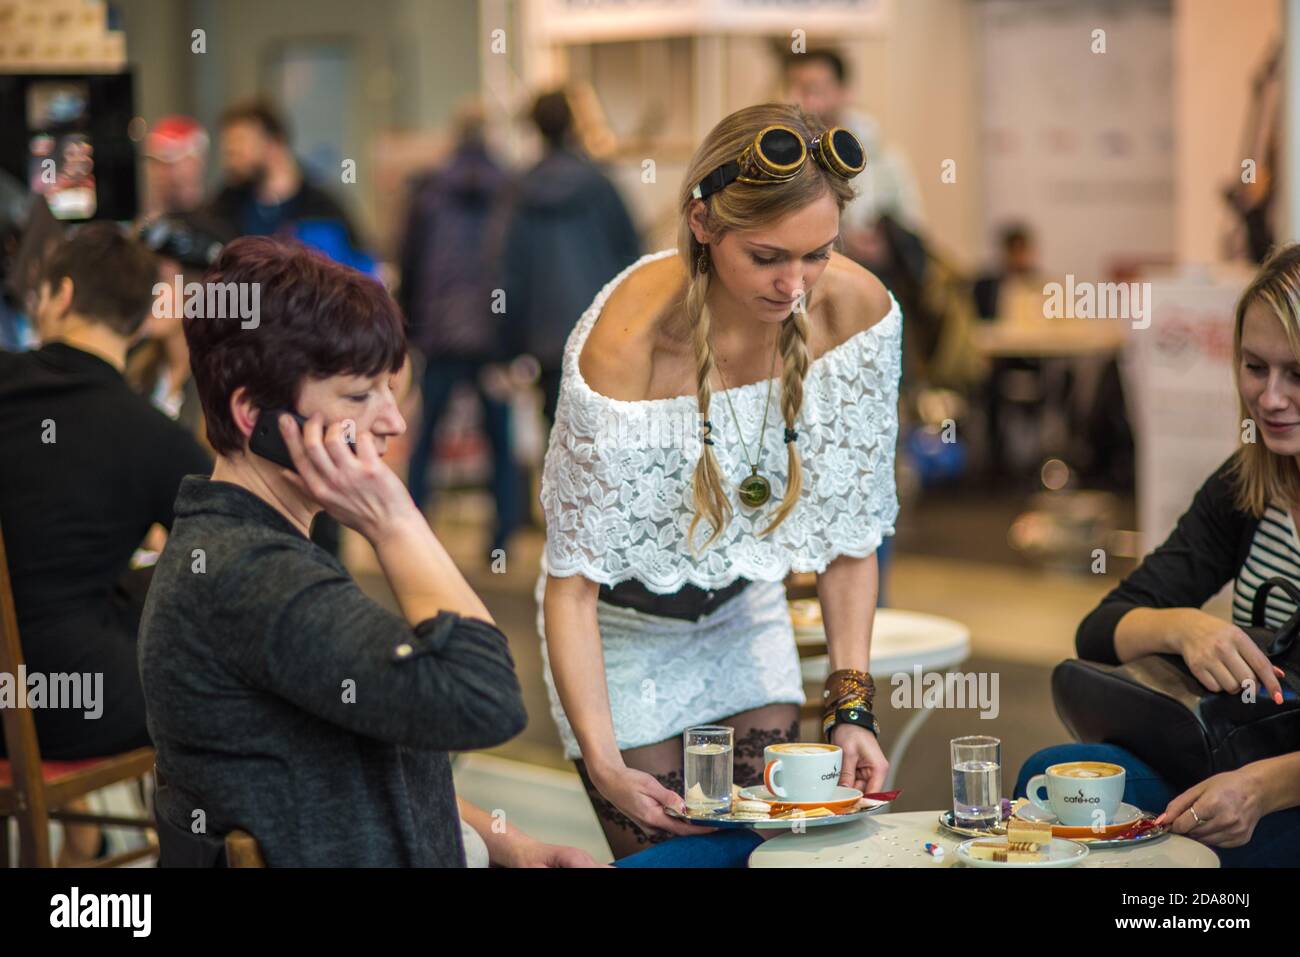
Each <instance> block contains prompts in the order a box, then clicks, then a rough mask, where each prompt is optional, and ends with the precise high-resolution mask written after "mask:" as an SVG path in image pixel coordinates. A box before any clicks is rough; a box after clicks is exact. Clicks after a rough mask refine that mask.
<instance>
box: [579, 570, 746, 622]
mask: <svg viewBox="0 0 1300 957" xmlns="http://www.w3.org/2000/svg"><path fill="white" fill-rule="evenodd" d="M750 584H752V583H751V582H750V580H749V579H748V578H737V579H736V580H735V581H734V582H732V583H731V584H730V585H727V586H726V587H725V588H717V589H713V590H709V589H705V588H700V587H698V586H697V585H683V586H682V588H681V589H680V590H678V591H675V592H673V593H672V594H669V595H656V594H655V593H654V592H652V591H651V590H650V589H648V588H646V586H645V585H643V584H642V583H641V582H639V581H637V580H636V579H635V578H629V579H628V580H627V581H622V582H619V583H618V584H617V585H614V586H613V587H612V588H611V587H610V586H609V585H601V586H600V592H599V594H598V595H597V597H598V598H599V599H600V600H601V601H603V602H605V603H607V604H610V605H618V606H619V607H621V608H633V609H635V610H637V611H642V612H645V613H646V614H648V615H661V616H663V617H665V618H680V619H682V620H683V621H699V620H700V619H701V618H703V617H704V616H705V615H707V614H709V613H711V612H714V611H717V610H718V609H719V608H721V607H722V606H723V605H725V604H726V603H727V602H728V601H730V600H731V599H732V598H735V597H736V596H737V595H739V594H740V593H741V592H742V591H744V590H745V589H746V588H747V587H748V586H749V585H750Z"/></svg>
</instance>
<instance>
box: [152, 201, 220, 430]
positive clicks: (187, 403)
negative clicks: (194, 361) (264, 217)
mask: <svg viewBox="0 0 1300 957" xmlns="http://www.w3.org/2000/svg"><path fill="white" fill-rule="evenodd" d="M220 228H221V224H220V221H218V220H215V219H213V218H212V217H210V216H204V215H203V214H201V213H185V214H173V215H165V216H160V217H158V218H155V219H151V220H147V221H145V222H144V223H142V224H140V226H139V227H138V228H137V235H138V237H139V239H140V241H141V242H142V243H143V244H144V245H145V246H146V247H147V248H148V249H150V250H151V251H152V252H153V253H154V254H155V255H156V256H157V257H158V285H157V286H156V289H157V291H158V293H159V295H158V297H157V299H156V301H155V303H154V308H153V309H151V310H150V312H149V316H148V318H146V319H145V321H144V325H143V326H141V327H140V333H139V339H138V340H137V341H136V342H135V343H134V344H133V345H132V347H131V351H130V352H129V353H128V354H127V359H126V379H127V381H128V382H129V383H130V384H131V387H132V388H133V389H135V390H136V391H137V392H139V393H141V394H142V395H145V396H148V397H149V400H150V401H151V402H153V404H154V406H155V407H157V408H158V409H159V410H160V411H162V412H164V413H166V414H167V416H168V417H169V418H172V419H176V420H177V421H178V422H180V423H181V424H182V425H184V426H185V428H187V429H188V430H190V431H191V432H193V433H195V434H196V435H200V436H201V435H202V420H203V413H202V409H201V407H200V405H199V400H198V393H197V391H195V388H194V382H193V379H192V377H191V376H190V352H189V348H188V347H187V346H186V345H185V330H184V328H183V327H182V325H181V320H182V318H183V317H184V308H185V284H186V283H187V282H195V281H199V280H201V279H202V277H203V273H204V271H205V270H206V269H207V268H208V267H209V266H210V265H211V264H212V263H213V261H214V260H215V259H216V257H217V254H218V253H219V252H220V251H221V247H222V246H223V245H224V244H225V243H226V241H228V240H229V239H231V238H233V237H231V236H229V235H228V234H225V233H218V232H214V231H213V230H219V229H220ZM178 290H179V292H180V294H181V298H180V299H177V292H178Z"/></svg>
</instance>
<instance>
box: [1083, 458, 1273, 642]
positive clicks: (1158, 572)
mask: <svg viewBox="0 0 1300 957" xmlns="http://www.w3.org/2000/svg"><path fill="white" fill-rule="evenodd" d="M1231 464H1232V458H1229V459H1228V460H1227V461H1225V462H1224V463H1223V464H1222V465H1220V466H1219V467H1218V468H1217V469H1216V470H1215V472H1214V474H1213V475H1211V476H1210V477H1209V478H1208V479H1206V481H1205V484H1204V485H1202V486H1201V488H1200V490H1199V491H1197V493H1196V496H1195V498H1193V499H1192V505H1191V507H1190V508H1189V509H1188V510H1187V511H1186V512H1184V513H1183V515H1182V517H1181V518H1179V519H1178V524H1177V525H1176V526H1175V527H1174V530H1173V532H1171V533H1170V535H1169V537H1168V538H1167V539H1165V541H1164V543H1163V544H1161V545H1160V547H1158V548H1157V549H1156V550H1155V551H1153V552H1152V553H1151V554H1150V555H1148V556H1147V557H1146V558H1144V559H1143V560H1142V564H1140V565H1139V566H1138V567H1137V568H1135V569H1133V571H1132V572H1130V573H1129V575H1128V576H1127V577H1126V578H1125V579H1124V580H1123V581H1122V582H1120V583H1119V585H1117V586H1116V587H1115V588H1114V589H1112V590H1111V592H1110V593H1109V594H1108V595H1107V596H1106V597H1105V598H1103V599H1102V600H1101V604H1100V605H1098V606H1097V607H1096V608H1095V609H1093V610H1092V612H1091V613H1089V615H1088V617H1086V618H1085V619H1083V621H1082V622H1081V623H1080V625H1079V631H1078V633H1077V634H1076V635H1075V649H1076V650H1077V651H1078V654H1079V657H1080V658H1083V659H1086V660H1089V661H1100V662H1105V663H1107V664H1113V665H1117V664H1119V663H1120V661H1119V658H1118V657H1117V656H1116V654H1115V626H1116V625H1118V624H1119V620H1120V619H1121V618H1123V617H1124V615H1125V614H1126V613H1127V612H1128V611H1129V610H1131V609H1133V608H1199V607H1200V606H1201V605H1203V604H1205V603H1206V602H1207V601H1209V600H1210V599H1211V598H1213V597H1214V596H1215V595H1216V594H1218V592H1219V589H1221V588H1222V587H1223V586H1224V585H1225V584H1227V583H1228V582H1230V581H1232V580H1233V579H1234V578H1236V577H1237V572H1238V571H1240V569H1241V566H1242V565H1244V564H1245V563H1246V558H1247V556H1248V555H1249V554H1250V546H1251V542H1252V541H1254V538H1255V530H1256V529H1257V528H1259V521H1260V520H1259V518H1258V517H1256V516H1252V515H1250V514H1249V513H1247V512H1243V511H1240V510H1239V509H1237V508H1236V507H1235V506H1234V505H1233V503H1232V500H1233V488H1232V481H1231V478H1230V477H1229V468H1230V466H1231Z"/></svg>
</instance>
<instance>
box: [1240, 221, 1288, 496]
mask: <svg viewBox="0 0 1300 957" xmlns="http://www.w3.org/2000/svg"><path fill="white" fill-rule="evenodd" d="M1256 302H1260V303H1263V304H1264V305H1266V306H1268V307H1269V309H1270V310H1271V311H1272V312H1273V314H1274V315H1275V316H1277V318H1278V321H1279V322H1281V323H1282V329H1283V330H1284V331H1285V332H1286V337H1287V341H1288V342H1290V343H1291V352H1292V353H1293V354H1294V355H1295V357H1296V359H1297V361H1300V243H1291V244H1289V245H1286V246H1281V247H1279V248H1278V249H1276V250H1274V252H1273V254H1272V255H1270V256H1269V257H1268V259H1267V260H1266V261H1265V263H1264V265H1263V266H1261V267H1260V271H1259V273H1258V275H1256V276H1255V278H1254V280H1252V281H1251V284H1250V285H1249V286H1247V287H1246V291H1245V292H1243V293H1242V294H1241V299H1240V300H1238V302H1237V313H1236V327H1235V329H1234V331H1233V335H1232V358H1233V370H1232V374H1233V381H1234V382H1236V384H1237V394H1238V403H1239V408H1240V414H1241V418H1242V421H1243V422H1244V421H1245V420H1246V419H1248V418H1249V417H1250V410H1249V409H1248V408H1246V403H1245V402H1244V401H1243V400H1241V398H1240V395H1241V361H1242V359H1241V337H1242V331H1243V328H1244V326H1245V321H1246V310H1248V309H1249V308H1250V307H1251V306H1252V305H1254V304H1255V303H1256ZM1230 476H1231V479H1232V484H1233V491H1234V496H1233V498H1234V504H1235V505H1236V507H1237V508H1238V509H1240V510H1241V511H1244V512H1247V513H1249V514H1251V515H1254V516H1261V515H1263V514H1264V510H1265V509H1266V508H1267V507H1268V504H1269V502H1272V501H1275V500H1280V501H1282V502H1284V503H1285V504H1286V506H1287V507H1288V508H1289V507H1292V506H1294V505H1297V504H1300V468H1298V467H1297V463H1296V460H1295V457H1294V456H1290V455H1278V454H1277V453H1276V452H1272V451H1270V450H1269V448H1268V446H1266V445H1265V444H1264V443H1263V442H1248V443H1245V444H1243V445H1242V446H1241V447H1240V448H1239V449H1237V452H1236V454H1234V455H1233V458H1232V465H1231V467H1230Z"/></svg>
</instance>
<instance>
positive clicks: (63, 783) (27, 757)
mask: <svg viewBox="0 0 1300 957" xmlns="http://www.w3.org/2000/svg"><path fill="white" fill-rule="evenodd" d="M22 663H23V651H22V644H21V642H20V641H19V639H18V616H17V613H16V611H15V609H14V596H13V589H12V587H11V585H10V581H9V563H8V560H7V558H6V555H5V547H4V535H3V532H0V673H3V672H7V673H8V674H10V675H12V676H13V677H14V680H15V682H16V681H17V677H18V674H19V666H20V665H22ZM19 690H20V692H22V693H25V692H26V689H25V688H23V689H19ZM0 724H2V725H3V730H4V741H5V748H6V750H7V752H8V755H9V757H8V760H4V759H0V867H8V866H9V818H11V817H12V818H14V819H15V820H16V821H17V822H18V864H19V866H20V867H50V866H52V861H51V859H50V838H49V833H50V821H52V820H53V821H60V822H64V823H73V824H99V825H101V826H112V827H130V828H140V829H145V830H149V831H151V832H152V830H153V821H152V820H150V819H148V818H135V817H121V816H118V815H111V814H85V813H81V812H77V811H70V810H66V805H68V804H69V803H70V802H73V801H76V800H77V799H78V798H82V797H85V796H86V795H87V794H90V793H91V792H92V791H98V790H99V789H101V788H105V787H108V786H109V785H112V784H118V783H120V782H124V781H134V780H138V779H140V778H141V777H143V776H144V775H146V774H148V773H149V772H150V771H151V770H152V769H153V760H154V754H153V748H140V749H138V750H135V751H129V752H127V753H125V754H115V755H108V756H105V757H102V758H90V759H88V760H84V761H42V760H41V752H40V747H39V745H38V744H37V741H36V722H35V720H34V719H33V717H32V712H31V710H30V709H28V708H25V707H24V708H0ZM155 854H157V847H156V845H154V844H151V845H150V846H146V847H141V848H136V849H134V850H131V851H126V852H124V853H122V854H117V855H114V856H113V857H110V858H106V859H104V860H102V861H96V862H95V863H94V866H96V867H116V866H118V865H121V864H126V863H128V862H130V861H135V860H139V859H141V858H145V857H149V856H152V855H155Z"/></svg>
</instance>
